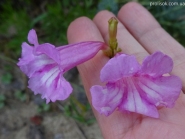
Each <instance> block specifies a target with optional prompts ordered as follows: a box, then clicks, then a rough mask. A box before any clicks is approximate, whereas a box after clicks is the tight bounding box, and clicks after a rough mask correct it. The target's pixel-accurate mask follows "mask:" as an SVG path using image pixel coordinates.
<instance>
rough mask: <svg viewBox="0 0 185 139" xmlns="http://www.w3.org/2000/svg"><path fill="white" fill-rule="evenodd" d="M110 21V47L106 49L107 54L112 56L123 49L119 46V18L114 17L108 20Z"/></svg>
mask: <svg viewBox="0 0 185 139" xmlns="http://www.w3.org/2000/svg"><path fill="white" fill-rule="evenodd" d="M108 23H109V42H108V45H109V48H108V49H107V50H105V51H104V52H105V55H106V56H108V57H110V58H112V57H114V55H115V54H116V53H118V52H121V49H120V48H118V42H117V39H116V35H117V25H118V20H117V19H116V18H115V17H112V18H111V19H109V21H108Z"/></svg>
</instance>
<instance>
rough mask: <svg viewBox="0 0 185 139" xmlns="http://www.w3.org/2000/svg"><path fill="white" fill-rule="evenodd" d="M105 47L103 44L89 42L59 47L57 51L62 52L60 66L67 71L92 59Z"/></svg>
mask: <svg viewBox="0 0 185 139" xmlns="http://www.w3.org/2000/svg"><path fill="white" fill-rule="evenodd" d="M104 45H105V43H103V42H96V41H89V42H80V43H76V44H70V45H66V46H61V47H58V48H57V50H58V51H60V58H61V61H60V65H61V67H62V69H64V71H67V70H69V69H71V68H73V67H75V66H76V65H79V64H81V63H83V62H85V61H87V60H89V59H91V58H92V57H94V56H95V55H96V53H98V51H99V50H100V49H102V48H103V47H104Z"/></svg>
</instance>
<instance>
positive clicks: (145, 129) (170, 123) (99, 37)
mask: <svg viewBox="0 0 185 139" xmlns="http://www.w3.org/2000/svg"><path fill="white" fill-rule="evenodd" d="M113 16H115V15H113V14H112V13H110V12H108V11H101V12H99V13H98V14H97V15H96V16H95V17H94V19H93V21H91V20H90V19H88V18H86V17H81V18H78V19H76V20H75V21H73V22H72V23H71V24H70V26H69V28H68V41H69V43H76V42H81V41H104V42H106V43H108V36H109V34H108V23H107V22H108V20H109V19H110V18H111V17H113ZM117 18H118V20H119V23H118V32H117V40H118V46H119V47H120V48H121V49H122V52H123V53H126V54H132V55H135V56H136V57H137V59H138V61H140V62H141V61H142V60H143V58H145V57H146V56H147V55H149V54H151V53H153V52H155V51H157V50H160V51H162V52H163V53H165V54H167V55H168V56H170V57H171V58H172V59H173V61H174V68H173V71H172V72H171V74H174V75H177V76H179V77H180V78H181V80H182V83H183V90H184V91H185V74H184V71H185V61H184V59H185V49H184V48H183V47H182V46H181V45H180V44H179V43H178V42H177V41H175V40H174V39H173V38H172V37H171V36H170V35H169V34H168V33H166V31H164V30H163V29H162V28H161V27H160V25H159V23H158V22H157V21H156V20H155V19H154V18H153V17H152V15H151V14H150V13H149V12H148V11H147V10H146V9H145V8H143V7H142V6H141V5H139V4H137V3H134V2H131V3H128V4H126V5H125V6H123V7H122V8H121V9H120V11H119V13H118V16H117ZM108 60H109V59H108V58H107V57H106V56H104V54H103V52H101V51H100V52H99V53H98V54H97V55H96V56H95V57H94V58H93V59H91V60H89V61H87V62H85V63H83V64H81V65H79V66H78V70H79V72H80V74H81V77H82V80H83V84H84V87H85V90H86V94H87V97H88V99H89V101H90V103H91V95H90V91H89V90H90V87H91V86H93V85H97V84H100V85H101V84H102V83H101V81H100V70H101V69H102V67H103V66H104V65H105V63H106V62H107V61H108ZM110 74H111V73H110ZM93 111H94V114H95V117H96V119H97V121H98V123H99V126H100V129H101V132H102V135H103V137H104V138H105V139H124V138H125V139H128V138H129V139H132V138H136V139H137V138H139V139H175V138H177V139H184V138H185V130H184V129H185V96H184V94H183V93H181V94H180V97H179V98H178V100H177V102H176V104H175V106H174V108H172V109H169V108H161V109H160V110H159V114H160V117H159V119H154V118H150V117H146V116H143V115H140V114H137V113H122V112H119V111H115V112H114V113H112V114H111V115H110V116H108V117H105V116H104V115H100V114H99V113H98V112H97V111H96V110H95V109H93Z"/></svg>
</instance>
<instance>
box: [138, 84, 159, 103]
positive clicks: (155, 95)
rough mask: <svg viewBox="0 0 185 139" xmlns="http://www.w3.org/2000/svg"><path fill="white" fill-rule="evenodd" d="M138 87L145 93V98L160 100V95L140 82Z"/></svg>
mask: <svg viewBox="0 0 185 139" xmlns="http://www.w3.org/2000/svg"><path fill="white" fill-rule="evenodd" d="M138 85H139V87H140V88H141V89H142V90H143V91H144V92H145V93H146V95H147V97H149V98H155V99H158V100H162V98H161V97H160V95H159V94H158V93H157V92H156V91H155V90H152V89H151V88H149V87H148V86H146V85H145V84H143V83H141V82H139V83H138Z"/></svg>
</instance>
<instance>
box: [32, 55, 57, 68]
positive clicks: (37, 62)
mask: <svg viewBox="0 0 185 139" xmlns="http://www.w3.org/2000/svg"><path fill="white" fill-rule="evenodd" d="M53 63H55V62H54V61H53V60H52V59H49V58H48V57H46V56H45V55H41V56H39V58H38V59H37V60H35V63H34V64H35V66H43V65H48V64H53Z"/></svg>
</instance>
